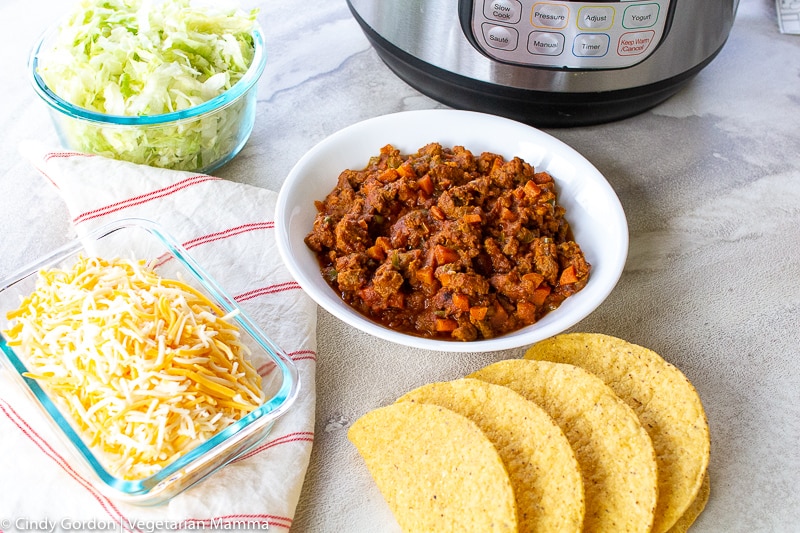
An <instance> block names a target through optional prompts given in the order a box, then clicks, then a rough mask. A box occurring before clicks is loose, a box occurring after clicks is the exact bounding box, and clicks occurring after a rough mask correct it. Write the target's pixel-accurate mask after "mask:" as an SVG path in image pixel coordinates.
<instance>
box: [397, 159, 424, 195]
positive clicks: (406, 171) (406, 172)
mask: <svg viewBox="0 0 800 533" xmlns="http://www.w3.org/2000/svg"><path fill="white" fill-rule="evenodd" d="M397 173H398V174H400V176H401V177H403V178H416V177H417V172H416V171H415V170H414V167H412V166H411V163H409V162H408V161H406V162H405V163H403V164H402V165H400V166H399V167H397ZM426 176H427V174H426ZM428 179H430V178H428ZM428 194H430V193H428Z"/></svg>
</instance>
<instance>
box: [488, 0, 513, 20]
mask: <svg viewBox="0 0 800 533" xmlns="http://www.w3.org/2000/svg"><path fill="white" fill-rule="evenodd" d="M483 15H484V16H485V17H486V18H487V19H489V20H496V21H498V22H507V23H508V24H516V23H517V22H519V21H520V18H522V4H521V3H519V2H517V0H486V2H485V3H484V4H483Z"/></svg>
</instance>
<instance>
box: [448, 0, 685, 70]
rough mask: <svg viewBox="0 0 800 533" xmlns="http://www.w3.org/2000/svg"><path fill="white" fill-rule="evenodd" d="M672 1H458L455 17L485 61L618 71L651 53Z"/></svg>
mask: <svg viewBox="0 0 800 533" xmlns="http://www.w3.org/2000/svg"><path fill="white" fill-rule="evenodd" d="M676 1H677V0H638V1H637V0H616V1H614V0H612V1H610V2H598V1H590V2H586V1H584V2H570V1H551V0H459V16H460V19H461V25H462V28H463V30H464V32H465V33H466V35H467V37H468V38H469V40H470V41H471V42H472V44H473V46H475V47H477V48H478V49H479V50H480V51H481V52H482V53H483V54H485V55H487V56H488V57H490V58H491V59H494V60H497V61H501V62H504V63H512V64H516V65H525V66H532V67H549V68H561V69H563V68H566V69H581V70H587V69H588V70H592V69H618V68H626V67H630V66H633V65H635V64H637V63H640V62H641V61H644V59H645V58H647V57H648V56H649V55H650V54H652V53H653V51H654V50H655V49H656V47H657V46H658V44H659V42H661V39H662V38H663V37H664V35H665V34H666V30H667V29H668V28H669V21H670V20H671V18H672V8H674V3H675V2H676ZM670 4H673V6H671V5H670Z"/></svg>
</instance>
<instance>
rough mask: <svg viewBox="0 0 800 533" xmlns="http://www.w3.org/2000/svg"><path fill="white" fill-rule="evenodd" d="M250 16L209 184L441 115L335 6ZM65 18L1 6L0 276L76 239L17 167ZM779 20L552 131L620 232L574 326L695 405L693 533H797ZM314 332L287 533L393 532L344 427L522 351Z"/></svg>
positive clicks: (329, 326)
mask: <svg viewBox="0 0 800 533" xmlns="http://www.w3.org/2000/svg"><path fill="white" fill-rule="evenodd" d="M258 4H259V3H258V2H254V1H252V2H249V3H246V5H258ZM260 7H261V13H260V15H259V20H260V22H261V24H262V26H263V27H264V29H265V32H266V36H267V48H268V50H269V60H268V64H267V70H266V72H265V74H264V76H263V77H262V79H261V80H260V86H259V103H258V116H257V120H256V126H255V129H254V131H253V135H252V137H251V138H250V141H249V142H248V144H247V145H246V146H245V148H244V150H243V151H242V152H241V153H240V154H239V155H238V156H237V157H236V158H235V159H234V160H233V161H232V162H231V163H229V164H228V165H226V166H225V167H223V168H222V169H220V170H219V171H218V172H216V175H218V176H220V177H223V178H226V179H230V180H234V181H239V182H244V183H249V184H252V185H256V186H261V187H266V188H270V189H273V190H278V189H279V188H280V186H281V182H282V180H283V177H284V176H285V175H286V174H287V173H288V171H289V170H290V169H291V167H292V165H293V164H294V163H295V161H297V160H298V159H299V158H300V157H301V155H302V154H303V153H304V152H305V151H306V150H308V149H309V148H310V147H312V146H313V145H314V144H316V143H317V142H319V141H320V140H322V139H323V138H325V137H326V136H328V135H330V134H331V133H333V132H335V131H337V130H339V129H341V128H343V127H345V126H348V125H350V124H352V123H355V122H358V121H360V120H363V119H367V118H370V117H373V116H376V115H381V114H386V113H391V112H396V111H402V110H410V109H426V108H433V107H444V106H442V105H441V104H439V103H437V102H435V101H433V100H431V99H429V98H427V97H425V96H423V95H421V94H420V93H419V92H417V91H416V90H414V89H412V88H411V87H409V86H408V85H406V84H405V83H404V82H402V81H401V80H399V79H398V78H397V77H395V76H394V75H393V74H392V73H391V72H390V71H389V70H388V68H387V67H386V66H385V65H384V64H383V63H382V62H381V61H380V59H379V58H378V56H377V54H376V53H375V51H374V50H373V49H371V47H370V46H369V44H368V43H367V41H366V39H365V38H364V36H363V34H362V33H361V31H360V29H359V28H358V26H357V24H356V23H355V21H354V20H353V19H352V17H351V15H350V13H349V11H348V9H347V7H346V5H345V3H344V1H343V0H337V1H335V2H324V1H322V0H313V1H310V2H303V3H302V5H301V4H297V3H294V4H293V3H285V2H283V3H280V2H266V1H262V2H260ZM63 9H64V7H63V3H62V2H61V1H58V0H39V1H38V2H36V7H35V8H31V4H30V2H25V1H23V0H4V1H3V2H2V3H0V28H1V29H2V31H0V49H2V50H3V51H4V53H3V54H2V55H0V72H2V73H3V83H2V106H1V107H0V227H2V228H3V232H2V233H3V234H2V238H0V276H4V275H6V274H9V273H10V272H11V271H12V270H14V269H15V268H17V267H19V266H21V265H22V264H23V263H26V262H28V261H30V260H32V259H34V258H36V257H37V256H38V255H40V254H41V253H43V252H44V251H47V250H49V249H50V248H52V247H53V246H54V245H56V244H61V243H63V242H65V241H66V240H67V239H69V238H70V237H71V236H72V230H71V226H70V221H69V218H68V213H67V211H66V208H65V206H64V205H63V203H62V201H61V199H60V198H59V196H58V193H57V191H56V190H54V188H53V187H52V186H51V185H50V184H49V183H48V182H47V180H46V179H44V178H43V177H42V176H41V175H40V174H38V173H37V172H36V171H35V170H34V169H33V168H32V167H31V166H30V165H29V163H28V162H27V161H25V160H23V159H22V158H21V157H20V155H19V152H18V144H19V142H20V141H22V140H27V139H34V140H39V141H42V142H44V143H45V144H50V145H52V146H56V145H57V140H56V137H55V132H54V130H53V128H52V125H51V123H50V121H49V118H48V115H47V111H46V109H45V106H44V104H42V103H41V102H39V101H38V99H37V97H36V96H35V94H34V92H33V90H32V89H31V88H30V85H29V83H28V80H27V77H26V65H25V63H26V59H27V53H28V50H29V47H30V46H31V45H32V43H33V41H34V40H35V37H36V36H37V34H38V33H40V32H41V31H42V30H43V29H44V28H45V27H46V26H48V25H49V24H50V23H51V22H52V21H53V20H55V18H56V17H57V16H58V15H59V14H60V13H61V12H62V11H63ZM774 9H775V5H774V2H773V1H772V0H742V2H741V4H740V7H739V12H738V15H737V19H736V23H735V25H734V28H733V31H732V33H731V36H730V39H729V41H728V43H727V44H726V46H725V47H724V48H723V50H722V52H721V53H720V54H719V56H718V57H717V58H716V59H715V60H714V61H713V62H712V63H711V64H710V65H709V66H708V67H707V68H706V69H704V70H703V71H702V72H701V73H700V74H699V75H698V76H697V77H696V78H695V79H693V80H692V81H691V82H690V84H689V85H688V86H687V87H686V88H685V89H684V90H682V91H681V92H680V93H679V94H677V95H676V96H674V97H673V98H671V99H670V100H668V101H667V102H665V103H663V104H661V105H659V106H658V107H656V108H654V109H652V110H651V111H648V112H645V113H643V114H641V115H638V116H636V117H633V118H630V119H626V120H622V121H618V122H614V123H609V124H604V125H599V126H592V127H580V128H566V129H548V130H546V131H547V132H548V133H550V134H551V135H553V136H554V137H556V138H558V139H560V140H562V141H564V142H566V143H567V144H569V145H571V146H572V147H574V148H575V149H577V150H578V151H579V152H581V153H582V154H583V155H584V156H585V157H586V158H587V159H589V160H590V161H591V162H592V163H593V164H594V165H595V166H596V167H597V168H598V169H599V170H600V171H601V172H602V173H603V174H604V175H605V176H606V177H607V179H608V181H609V182H610V183H611V185H612V186H613V188H614V189H615V190H616V192H617V194H618V195H619V198H620V200H621V202H622V204H623V207H624V209H625V211H626V214H627V217H628V223H629V226H630V250H629V256H628V261H627V264H626V267H625V270H624V272H623V274H622V277H621V279H620V281H619V284H618V285H617V287H616V289H615V290H614V291H613V292H612V294H611V295H610V297H609V298H608V299H607V300H606V301H605V302H604V303H603V304H602V305H601V306H600V307H599V308H598V309H597V310H596V311H595V312H594V313H593V314H591V315H590V316H589V317H588V318H586V319H584V320H583V321H582V322H581V323H579V324H578V325H577V326H576V327H575V328H573V329H574V330H577V331H597V332H603V333H608V334H611V335H616V336H618V337H622V338H624V339H627V340H629V341H632V342H635V343H637V344H642V345H644V346H647V347H649V348H651V349H653V350H655V351H657V352H659V353H661V354H662V355H663V356H664V357H665V358H666V359H668V360H669V361H670V362H672V363H674V364H675V365H676V366H678V367H679V368H680V369H681V370H682V371H683V372H684V373H685V374H686V375H687V377H688V378H689V379H690V380H691V381H692V382H693V383H694V384H695V386H696V388H697V390H698V392H699V394H700V396H701V398H702V400H703V402H704V405H705V407H706V411H707V415H708V419H709V424H710V428H711V436H712V447H711V462H710V467H709V468H710V470H709V471H710V476H711V485H712V491H711V497H710V500H709V503H708V506H707V508H706V510H705V512H704V513H703V514H702V515H701V517H700V518H699V520H698V521H697V523H696V525H695V527H694V529H693V531H697V532H711V531H715V532H716V531H720V532H739V531H741V532H753V531H765V532H766V531H797V530H798V527H800V526H798V524H800V490H798V488H797V486H798V485H797V483H798V482H797V480H798V479H800V369H799V368H798V361H800V324H799V323H798V322H800V283H798V281H797V280H798V278H800V232H799V231H798V226H800V157H798V148H799V147H800V36H792V35H783V34H780V33H779V31H778V26H777V23H776V19H775V11H774ZM317 335H318V337H317V342H318V354H317V358H318V367H317V375H318V380H319V381H318V383H317V394H318V402H317V422H316V431H315V442H314V449H313V452H312V456H311V464H310V466H309V470H308V475H307V477H306V482H305V485H304V488H303V492H302V495H301V497H300V502H299V505H298V509H297V513H296V516H295V521H294V526H293V527H292V531H293V532H306V531H309V532H312V531H313V532H324V531H343V530H348V531H387V530H394V528H395V527H396V526H394V525H393V523H392V520H391V517H390V515H388V511H387V510H386V508H385V505H384V503H383V501H382V499H381V498H380V496H379V495H378V494H377V492H376V490H375V489H374V487H373V486H372V485H371V484H370V483H369V479H368V477H367V476H366V474H365V473H364V472H363V467H362V465H361V464H360V463H358V458H357V455H356V453H355V452H354V451H353V449H352V447H351V446H350V445H349V444H348V443H347V440H346V428H347V426H348V424H349V423H351V422H352V421H353V420H355V419H356V418H357V417H358V416H360V415H361V414H363V413H364V412H365V411H367V410H369V409H372V408H374V407H377V406H378V405H381V404H382V403H385V402H386V401H388V400H389V399H391V398H396V397H398V396H400V395H401V394H402V393H404V392H406V391H408V390H410V389H411V388H413V387H415V386H418V385H421V384H422V383H426V382H429V381H435V380H443V379H452V378H456V377H461V376H463V375H465V374H466V373H468V372H470V371H472V370H475V369H477V368H478V367H479V366H480V365H482V364H486V363H488V362H491V361H495V360H499V359H503V358H509V357H519V356H521V354H522V352H523V350H522V349H518V350H509V351H507V352H500V353H490V354H469V353H464V354H454V355H453V354H439V353H423V352H419V351H416V350H411V349H409V350H398V349H397V347H394V346H392V347H390V346H387V345H386V344H385V343H383V342H382V341H380V340H376V339H372V338H367V337H366V335H365V334H362V333H360V332H357V331H355V330H353V329H352V328H350V327H349V326H347V325H345V324H343V323H341V322H339V321H337V320H336V319H334V318H333V317H331V316H330V315H328V314H327V313H326V312H324V311H322V310H320V311H319V313H318V327H317ZM408 365H413V366H415V367H418V368H419V372H418V373H417V374H415V378H413V379H404V380H395V379H392V378H391V376H392V375H393V371H395V370H396V369H397V368H399V367H401V366H402V367H407V366H408ZM404 375H406V376H407V375H408V373H407V372H406V373H404ZM343 525H344V526H343ZM343 527H345V528H346V529H342V528H343Z"/></svg>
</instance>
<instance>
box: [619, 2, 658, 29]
mask: <svg viewBox="0 0 800 533" xmlns="http://www.w3.org/2000/svg"><path fill="white" fill-rule="evenodd" d="M657 20H658V4H637V5H634V6H628V7H626V8H625V12H624V13H623V15H622V26H623V27H624V28H649V27H650V26H652V25H654V24H655V23H656V21H657Z"/></svg>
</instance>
